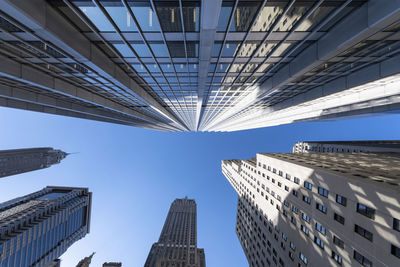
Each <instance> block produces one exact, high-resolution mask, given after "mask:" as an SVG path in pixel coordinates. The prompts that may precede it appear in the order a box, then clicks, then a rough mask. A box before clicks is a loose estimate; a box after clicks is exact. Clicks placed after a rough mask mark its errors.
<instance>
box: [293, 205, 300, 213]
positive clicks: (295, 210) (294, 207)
mask: <svg viewBox="0 0 400 267" xmlns="http://www.w3.org/2000/svg"><path fill="white" fill-rule="evenodd" d="M292 211H293V212H294V213H296V214H297V213H298V212H299V209H298V208H297V207H296V206H295V205H293V206H292Z"/></svg>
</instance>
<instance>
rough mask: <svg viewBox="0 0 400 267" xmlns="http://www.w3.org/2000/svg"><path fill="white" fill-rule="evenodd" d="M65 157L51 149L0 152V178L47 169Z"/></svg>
mask: <svg viewBox="0 0 400 267" xmlns="http://www.w3.org/2000/svg"><path fill="white" fill-rule="evenodd" d="M67 155H68V154H67V153H65V152H63V151H61V150H58V149H53V148H51V147H40V148H24V149H11V150H0V178H1V177H6V176H10V175H15V174H19V173H24V172H29V171H34V170H40V169H43V168H48V167H50V166H51V165H53V164H57V163H60V161H61V160H62V159H64V158H65V157H66V156H67Z"/></svg>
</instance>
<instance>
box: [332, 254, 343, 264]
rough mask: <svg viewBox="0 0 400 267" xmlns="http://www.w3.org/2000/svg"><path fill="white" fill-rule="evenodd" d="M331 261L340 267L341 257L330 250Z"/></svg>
mask: <svg viewBox="0 0 400 267" xmlns="http://www.w3.org/2000/svg"><path fill="white" fill-rule="evenodd" d="M332 259H334V260H335V261H336V262H337V263H338V264H340V265H342V257H341V256H340V255H339V254H337V253H336V252H335V251H333V250H332Z"/></svg>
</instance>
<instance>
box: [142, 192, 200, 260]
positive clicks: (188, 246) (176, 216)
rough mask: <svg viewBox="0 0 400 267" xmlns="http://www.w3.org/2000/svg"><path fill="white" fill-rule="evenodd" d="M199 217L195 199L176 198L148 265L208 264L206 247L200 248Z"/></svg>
mask: <svg viewBox="0 0 400 267" xmlns="http://www.w3.org/2000/svg"><path fill="white" fill-rule="evenodd" d="M196 216H197V212H196V202H195V201H194V200H193V199H187V198H184V199H175V200H174V202H172V204H171V207H170V209H169V212H168V216H167V219H166V220H165V223H164V227H163V229H162V232H161V235H160V238H159V239H158V242H157V243H154V244H153V246H152V247H151V250H150V253H149V255H148V257H147V260H146V263H145V265H144V266H145V267H164V266H175V267H205V266H206V261H205V255H204V249H201V248H197V223H196Z"/></svg>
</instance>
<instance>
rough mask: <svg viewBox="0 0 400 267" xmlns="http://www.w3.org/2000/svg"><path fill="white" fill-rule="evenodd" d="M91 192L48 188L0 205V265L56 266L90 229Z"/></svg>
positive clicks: (70, 188) (76, 189) (65, 188)
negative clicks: (65, 253)
mask: <svg viewBox="0 0 400 267" xmlns="http://www.w3.org/2000/svg"><path fill="white" fill-rule="evenodd" d="M91 203H92V193H91V192H89V191H88V189H87V188H75V187H54V186H48V187H46V188H44V189H42V190H40V191H37V192H34V193H32V194H29V195H26V196H23V197H19V198H15V199H13V200H10V201H8V202H4V203H1V204H0V266H7V267H11V266H46V265H51V264H56V263H57V261H55V260H56V259H58V258H59V257H60V256H61V255H62V254H63V253H64V252H65V251H66V250H67V249H68V248H69V247H70V246H72V244H74V243H75V242H76V241H78V240H79V239H81V238H83V237H84V236H85V235H86V234H87V233H89V230H90V217H91Z"/></svg>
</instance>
